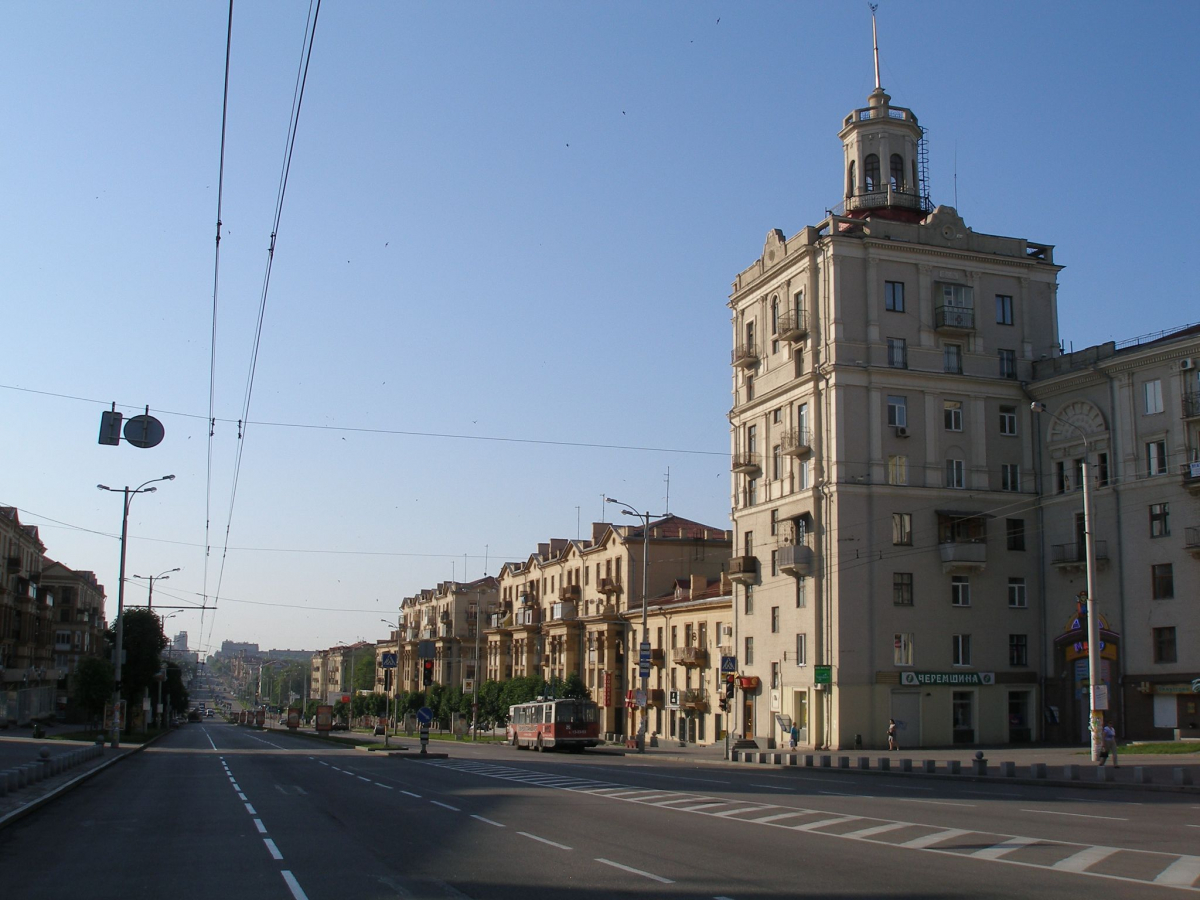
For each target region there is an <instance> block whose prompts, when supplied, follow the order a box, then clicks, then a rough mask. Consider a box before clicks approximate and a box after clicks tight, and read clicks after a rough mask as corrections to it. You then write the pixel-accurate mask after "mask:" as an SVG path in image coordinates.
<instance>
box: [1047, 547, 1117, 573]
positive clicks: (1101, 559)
mask: <svg viewBox="0 0 1200 900" xmlns="http://www.w3.org/2000/svg"><path fill="white" fill-rule="evenodd" d="M1093 543H1094V544H1095V547H1096V565H1097V567H1099V566H1100V565H1101V564H1107V563H1108V542H1107V541H1093ZM1050 562H1051V563H1052V564H1053V565H1055V566H1057V567H1058V568H1059V569H1062V570H1063V571H1070V570H1072V569H1075V570H1082V569H1086V568H1087V546H1086V545H1085V544H1084V542H1083V541H1077V542H1075V543H1072V544H1054V545H1053V546H1051V548H1050Z"/></svg>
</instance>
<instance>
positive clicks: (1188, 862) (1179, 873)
mask: <svg viewBox="0 0 1200 900" xmlns="http://www.w3.org/2000/svg"><path fill="white" fill-rule="evenodd" d="M1197 878H1200V856H1181V857H1179V859H1177V860H1175V862H1173V863H1171V864H1170V865H1169V866H1167V867H1166V868H1165V869H1163V870H1162V871H1161V872H1159V873H1158V877H1157V878H1155V879H1154V883H1155V884H1165V885H1169V886H1170V887H1191V886H1192V882H1194V881H1195V880H1196V879H1197Z"/></svg>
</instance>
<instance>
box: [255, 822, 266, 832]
mask: <svg viewBox="0 0 1200 900" xmlns="http://www.w3.org/2000/svg"><path fill="white" fill-rule="evenodd" d="M254 827H255V828H257V829H258V833H259V834H266V833H267V826H266V825H264V824H263V823H262V819H255V820H254Z"/></svg>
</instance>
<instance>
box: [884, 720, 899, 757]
mask: <svg viewBox="0 0 1200 900" xmlns="http://www.w3.org/2000/svg"><path fill="white" fill-rule="evenodd" d="M887 739H888V749H889V750H899V749H900V745H899V744H898V743H897V742H896V720H895V719H888V727H887Z"/></svg>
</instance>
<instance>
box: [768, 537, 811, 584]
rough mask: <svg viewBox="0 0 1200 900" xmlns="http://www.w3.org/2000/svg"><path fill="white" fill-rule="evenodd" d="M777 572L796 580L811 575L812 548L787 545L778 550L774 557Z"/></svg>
mask: <svg viewBox="0 0 1200 900" xmlns="http://www.w3.org/2000/svg"><path fill="white" fill-rule="evenodd" d="M776 560H777V561H778V563H779V571H780V572H782V573H783V574H785V575H793V576H795V577H796V578H807V577H809V576H810V575H812V573H813V552H812V547H808V546H806V545H804V544H788V545H785V546H783V547H780V548H779V555H778V556H777V557H776Z"/></svg>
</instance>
